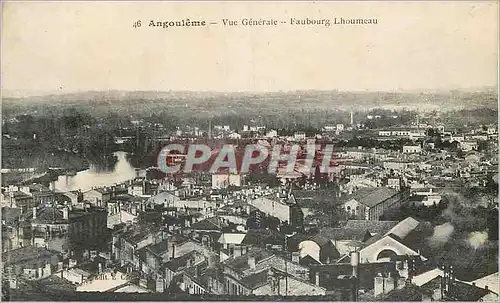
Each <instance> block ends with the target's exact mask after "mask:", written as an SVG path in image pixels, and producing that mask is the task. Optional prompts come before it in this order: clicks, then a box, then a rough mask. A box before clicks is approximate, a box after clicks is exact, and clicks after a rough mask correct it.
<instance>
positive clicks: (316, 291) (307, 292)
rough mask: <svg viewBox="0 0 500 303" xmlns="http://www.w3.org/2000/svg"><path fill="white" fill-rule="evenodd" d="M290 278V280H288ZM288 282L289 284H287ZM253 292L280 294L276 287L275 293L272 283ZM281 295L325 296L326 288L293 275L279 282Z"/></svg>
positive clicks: (255, 293) (257, 293) (256, 293)
mask: <svg viewBox="0 0 500 303" xmlns="http://www.w3.org/2000/svg"><path fill="white" fill-rule="evenodd" d="M287 280H288V281H287ZM287 284H288V285H287ZM252 294H254V295H274V294H276V295H277V294H278V290H277V289H276V290H275V292H274V293H273V291H272V289H271V285H270V284H269V283H268V284H265V285H263V286H261V287H259V288H257V289H255V290H253V292H252ZM279 295H283V296H285V295H288V296H324V295H326V289H324V288H322V287H319V286H316V285H314V284H311V283H307V282H303V281H300V280H297V279H294V278H292V277H288V278H287V279H284V278H283V279H281V280H280V282H279Z"/></svg>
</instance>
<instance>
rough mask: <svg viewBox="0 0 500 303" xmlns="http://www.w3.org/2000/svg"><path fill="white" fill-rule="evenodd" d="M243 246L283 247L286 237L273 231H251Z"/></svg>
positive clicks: (248, 232)
mask: <svg viewBox="0 0 500 303" xmlns="http://www.w3.org/2000/svg"><path fill="white" fill-rule="evenodd" d="M241 243H242V244H247V245H260V246H262V245H266V244H273V245H283V244H284V243H285V235H284V234H281V233H279V232H277V231H274V230H271V229H250V230H248V231H247V234H246V236H245V238H244V239H243V241H242V242H241Z"/></svg>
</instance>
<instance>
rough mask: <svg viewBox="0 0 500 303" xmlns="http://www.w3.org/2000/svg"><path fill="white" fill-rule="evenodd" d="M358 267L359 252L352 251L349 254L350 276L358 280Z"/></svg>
mask: <svg viewBox="0 0 500 303" xmlns="http://www.w3.org/2000/svg"><path fill="white" fill-rule="evenodd" d="M358 265H359V252H357V251H354V252H352V253H351V266H352V275H353V276H354V277H355V278H358Z"/></svg>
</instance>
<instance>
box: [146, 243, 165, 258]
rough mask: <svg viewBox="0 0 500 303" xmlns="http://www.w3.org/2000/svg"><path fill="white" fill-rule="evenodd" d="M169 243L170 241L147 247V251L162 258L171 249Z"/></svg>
mask: <svg viewBox="0 0 500 303" xmlns="http://www.w3.org/2000/svg"><path fill="white" fill-rule="evenodd" d="M168 243H169V241H168V240H163V241H161V242H159V243H156V244H153V245H148V246H146V249H147V250H149V251H150V252H152V253H153V254H155V255H157V256H160V255H163V254H164V253H166V252H167V251H168V248H169V247H168Z"/></svg>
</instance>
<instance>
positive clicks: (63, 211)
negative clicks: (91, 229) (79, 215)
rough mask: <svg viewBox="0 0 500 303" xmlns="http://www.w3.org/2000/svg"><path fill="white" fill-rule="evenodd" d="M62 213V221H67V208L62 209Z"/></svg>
mask: <svg viewBox="0 0 500 303" xmlns="http://www.w3.org/2000/svg"><path fill="white" fill-rule="evenodd" d="M62 213H63V219H64V220H68V219H69V209H68V207H64V208H63V210H62Z"/></svg>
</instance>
